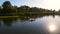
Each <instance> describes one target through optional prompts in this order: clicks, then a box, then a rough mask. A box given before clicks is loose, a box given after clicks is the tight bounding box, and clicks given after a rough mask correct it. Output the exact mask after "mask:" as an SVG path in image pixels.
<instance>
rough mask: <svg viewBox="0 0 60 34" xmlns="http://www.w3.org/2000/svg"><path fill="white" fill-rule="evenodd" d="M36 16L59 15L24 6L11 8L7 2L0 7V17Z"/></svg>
mask: <svg viewBox="0 0 60 34" xmlns="http://www.w3.org/2000/svg"><path fill="white" fill-rule="evenodd" d="M34 14H35V15H37V14H42V15H45V14H60V10H59V11H55V10H52V9H51V10H49V9H43V8H38V7H29V6H26V5H23V6H20V7H17V6H12V4H11V3H10V2H9V1H5V2H4V3H3V4H2V6H0V16H18V15H34Z"/></svg>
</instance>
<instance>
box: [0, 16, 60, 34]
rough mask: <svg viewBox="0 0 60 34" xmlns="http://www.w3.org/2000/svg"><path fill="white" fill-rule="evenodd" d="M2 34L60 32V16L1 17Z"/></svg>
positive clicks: (48, 33) (58, 33)
mask: <svg viewBox="0 0 60 34" xmlns="http://www.w3.org/2000/svg"><path fill="white" fill-rule="evenodd" d="M0 33H1V34H60V16H58V15H55V16H51V15H50V16H43V17H37V18H30V19H26V20H24V19H21V18H17V19H13V18H4V19H0Z"/></svg>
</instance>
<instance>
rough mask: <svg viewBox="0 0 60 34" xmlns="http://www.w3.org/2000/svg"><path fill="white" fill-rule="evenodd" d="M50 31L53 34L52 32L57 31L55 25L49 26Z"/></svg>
mask: <svg viewBox="0 0 60 34" xmlns="http://www.w3.org/2000/svg"><path fill="white" fill-rule="evenodd" d="M49 30H50V31H51V32H52V31H55V30H56V26H55V25H54V24H50V25H49Z"/></svg>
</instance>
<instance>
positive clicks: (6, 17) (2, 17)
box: [0, 16, 19, 18]
mask: <svg viewBox="0 0 60 34" xmlns="http://www.w3.org/2000/svg"><path fill="white" fill-rule="evenodd" d="M17 17H19V16H0V18H17Z"/></svg>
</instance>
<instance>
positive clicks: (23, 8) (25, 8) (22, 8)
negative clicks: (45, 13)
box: [18, 5, 30, 12]
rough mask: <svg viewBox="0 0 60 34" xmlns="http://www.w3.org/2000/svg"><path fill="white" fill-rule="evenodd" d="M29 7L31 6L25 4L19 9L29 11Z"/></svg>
mask: <svg viewBox="0 0 60 34" xmlns="http://www.w3.org/2000/svg"><path fill="white" fill-rule="evenodd" d="M29 8H30V7H29V6H26V5H24V6H21V7H19V8H18V10H19V11H21V12H27V11H29Z"/></svg>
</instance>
